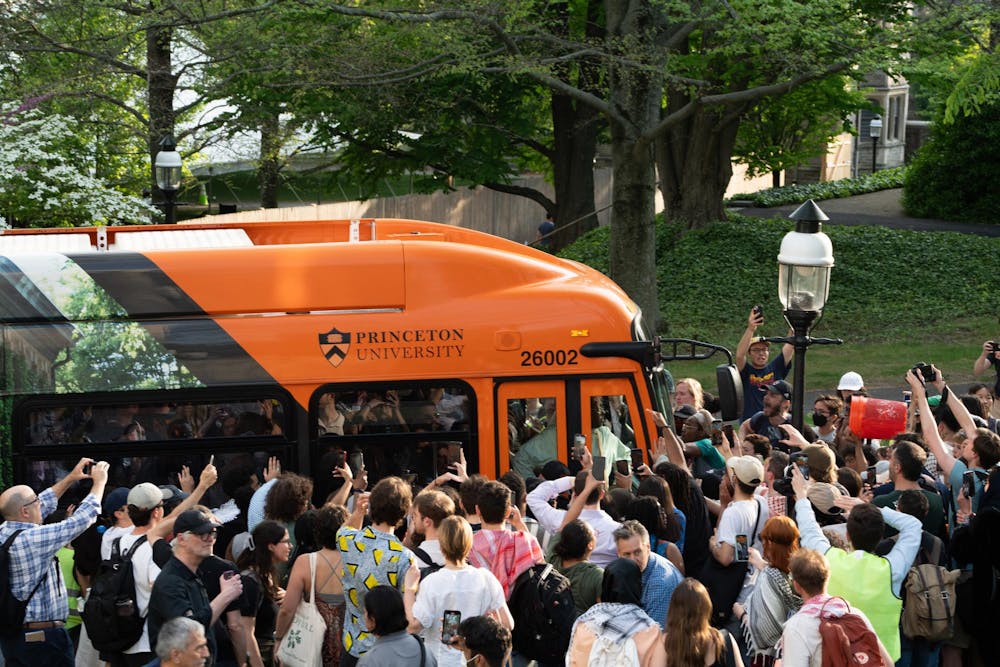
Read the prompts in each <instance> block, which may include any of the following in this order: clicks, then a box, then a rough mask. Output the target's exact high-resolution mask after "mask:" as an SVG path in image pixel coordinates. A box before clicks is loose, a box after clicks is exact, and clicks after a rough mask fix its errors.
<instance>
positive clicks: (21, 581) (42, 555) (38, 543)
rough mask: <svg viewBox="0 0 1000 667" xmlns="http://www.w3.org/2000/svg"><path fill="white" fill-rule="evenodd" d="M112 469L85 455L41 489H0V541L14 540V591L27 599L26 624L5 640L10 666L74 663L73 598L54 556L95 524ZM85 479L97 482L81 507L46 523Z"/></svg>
mask: <svg viewBox="0 0 1000 667" xmlns="http://www.w3.org/2000/svg"><path fill="white" fill-rule="evenodd" d="M108 468H109V466H108V463H107V462H106V461H101V462H99V463H94V461H93V459H88V458H83V459H80V461H79V462H78V463H77V464H76V465H75V466H73V469H72V470H71V471H70V472H69V474H67V475H66V476H65V477H63V478H62V479H61V480H59V481H58V482H56V483H55V484H53V485H52V486H51V487H49V488H48V489H46V490H44V491H42V492H41V493H39V494H36V493H35V492H34V490H32V488H31V487H30V486H24V485H18V486H12V487H11V488H9V489H7V490H6V491H4V492H3V493H2V494H0V513H2V514H3V524H2V525H0V542H2V543H7V542H10V544H9V549H10V554H9V558H10V565H11V568H10V592H11V593H13V594H14V597H16V598H17V599H18V600H24V601H27V608H26V609H25V612H24V624H23V626H22V627H20V628H17V629H16V630H15V631H14V632H12V633H11V634H10V635H9V636H6V637H3V638H2V639H0V650H2V652H3V657H4V659H5V660H6V663H7V664H8V665H32V664H39V663H44V664H47V665H53V666H54V667H55V666H64V667H65V666H72V665H73V663H74V656H73V641H72V640H71V639H70V636H69V633H68V632H67V631H66V627H65V625H66V617H67V615H68V614H69V603H68V602H67V600H66V587H65V586H63V585H62V577H61V575H60V569H59V561H58V560H56V558H55V555H56V552H57V551H59V549H61V548H62V547H63V545H65V544H68V543H69V542H70V541H71V540H73V539H76V537H78V536H79V535H80V534H81V533H82V532H83V531H85V530H86V529H87V528H88V527H89V526H90V524H92V523H94V520H95V519H96V518H97V515H98V513H99V512H100V511H101V496H103V495H104V487H105V485H106V484H107V481H108ZM86 479H89V480H91V482H92V486H91V488H90V493H88V494H87V495H86V497H85V498H84V499H83V501H81V502H80V505H79V506H78V507H77V508H76V511H74V512H73V514H72V515H71V516H69V517H67V518H66V519H64V520H62V521H59V522H57V523H51V524H46V525H43V521H44V519H45V517H47V516H48V515H49V514H51V513H52V512H54V511H55V509H56V505H57V504H58V501H59V498H60V497H61V496H62V495H63V494H64V493H66V491H68V490H69V489H70V487H71V486H73V485H74V484H75V483H76V482H79V481H81V480H86ZM5 630H10V628H5Z"/></svg>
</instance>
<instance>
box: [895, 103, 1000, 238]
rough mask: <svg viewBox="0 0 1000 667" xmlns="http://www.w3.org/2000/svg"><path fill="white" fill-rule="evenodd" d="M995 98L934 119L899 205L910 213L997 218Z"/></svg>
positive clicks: (998, 117)
mask: <svg viewBox="0 0 1000 667" xmlns="http://www.w3.org/2000/svg"><path fill="white" fill-rule="evenodd" d="M997 146H1000V102H997V103H994V104H993V105H992V106H988V107H985V108H984V109H983V111H982V112H981V113H980V114H978V115H976V116H960V117H959V118H958V119H957V120H956V121H955V122H954V123H949V124H944V123H943V122H942V121H938V122H937V123H936V124H935V126H934V131H933V133H932V134H931V138H930V140H929V141H928V142H927V143H926V144H924V145H923V147H921V149H920V150H919V151H918V152H917V155H916V157H915V158H914V159H913V162H912V163H911V165H910V169H909V172H908V174H907V176H906V182H905V184H904V190H903V208H904V209H905V210H906V212H907V213H908V214H910V215H912V216H916V217H920V218H938V219H943V220H967V221H970V222H987V223H995V222H1000V188H998V187H997V183H998V180H997V179H998V177H997V174H998V173H1000V152H998V151H997Z"/></svg>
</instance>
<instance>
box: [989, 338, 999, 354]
mask: <svg viewBox="0 0 1000 667" xmlns="http://www.w3.org/2000/svg"><path fill="white" fill-rule="evenodd" d="M990 352H992V353H993V354H996V353H997V352H1000V343H997V342H996V341H995V340H991V341H990Z"/></svg>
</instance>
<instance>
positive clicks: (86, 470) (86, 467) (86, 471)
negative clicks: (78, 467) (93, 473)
mask: <svg viewBox="0 0 1000 667" xmlns="http://www.w3.org/2000/svg"><path fill="white" fill-rule="evenodd" d="M92 467H93V464H90V463H86V464H84V466H83V470H82V472H83V474H84V475H89V474H90V469H91V468H92Z"/></svg>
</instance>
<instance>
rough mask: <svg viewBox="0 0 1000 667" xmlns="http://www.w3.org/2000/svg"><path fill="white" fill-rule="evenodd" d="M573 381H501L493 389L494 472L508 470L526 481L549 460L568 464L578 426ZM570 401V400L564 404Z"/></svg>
mask: <svg viewBox="0 0 1000 667" xmlns="http://www.w3.org/2000/svg"><path fill="white" fill-rule="evenodd" d="M568 384H576V381H575V380H565V379H558V380H524V381H521V380H509V381H507V380H500V381H498V383H497V384H496V385H495V390H494V393H495V396H496V400H495V401H494V406H495V410H496V418H495V421H494V423H495V424H496V443H497V448H496V461H495V464H496V471H497V474H498V475H499V474H502V473H503V472H504V471H506V470H508V469H509V468H513V469H514V470H516V471H517V472H519V473H520V474H521V475H522V476H523V477H524V478H525V479H528V478H529V477H533V476H534V475H535V473H534V470H535V468H537V467H538V466H540V465H542V464H544V463H545V462H546V461H550V460H552V459H560V460H562V461H566V460H568V453H569V447H568V438H571V437H572V434H573V433H575V432H576V429H577V428H578V427H579V423H580V412H579V402H578V399H577V396H578V395H579V394H578V393H575V392H574V393H575V395H573V394H571V392H570V391H568V390H567V385H568ZM570 397H572V400H571V401H570V400H567V399H568V398H570Z"/></svg>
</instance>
